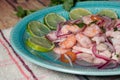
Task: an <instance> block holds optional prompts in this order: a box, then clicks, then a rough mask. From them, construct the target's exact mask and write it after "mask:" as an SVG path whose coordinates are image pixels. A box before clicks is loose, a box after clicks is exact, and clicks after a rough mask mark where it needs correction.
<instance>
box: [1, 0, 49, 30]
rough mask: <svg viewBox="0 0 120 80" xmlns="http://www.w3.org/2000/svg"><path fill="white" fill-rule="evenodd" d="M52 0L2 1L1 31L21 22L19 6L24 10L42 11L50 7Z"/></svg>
mask: <svg viewBox="0 0 120 80" xmlns="http://www.w3.org/2000/svg"><path fill="white" fill-rule="evenodd" d="M49 3H50V0H0V29H6V28H9V27H13V26H14V25H15V24H16V23H17V22H18V21H19V20H20V18H18V17H17V16H16V12H17V6H21V7H23V9H33V10H35V9H41V8H44V7H46V6H48V5H49Z"/></svg>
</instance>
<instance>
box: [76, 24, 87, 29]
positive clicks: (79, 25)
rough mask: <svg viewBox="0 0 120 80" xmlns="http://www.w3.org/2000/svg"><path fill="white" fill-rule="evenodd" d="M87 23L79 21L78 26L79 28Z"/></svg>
mask: <svg viewBox="0 0 120 80" xmlns="http://www.w3.org/2000/svg"><path fill="white" fill-rule="evenodd" d="M85 25H86V24H85V23H79V24H77V26H78V27H79V28H83V27H84V26H85Z"/></svg>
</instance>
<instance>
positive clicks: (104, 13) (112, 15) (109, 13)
mask: <svg viewBox="0 0 120 80" xmlns="http://www.w3.org/2000/svg"><path fill="white" fill-rule="evenodd" d="M97 14H99V15H102V16H107V17H110V18H112V19H115V18H118V16H117V14H116V13H115V12H114V11H112V10H109V9H103V10H101V11H100V12H98V13H97Z"/></svg>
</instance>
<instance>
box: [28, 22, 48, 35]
mask: <svg viewBox="0 0 120 80" xmlns="http://www.w3.org/2000/svg"><path fill="white" fill-rule="evenodd" d="M27 31H28V32H29V33H30V34H31V35H32V36H36V37H42V36H44V35H46V34H48V33H49V32H50V29H49V28H48V27H47V26H46V25H44V24H42V23H40V22H39V21H31V22H30V23H28V27H27Z"/></svg>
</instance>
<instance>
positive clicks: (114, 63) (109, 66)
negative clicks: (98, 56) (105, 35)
mask: <svg viewBox="0 0 120 80" xmlns="http://www.w3.org/2000/svg"><path fill="white" fill-rule="evenodd" d="M118 65H119V64H118V62H117V61H116V60H112V59H111V60H110V61H107V62H106V63H105V64H103V65H101V66H99V67H98V69H114V68H116V67H117V66H118Z"/></svg>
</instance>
